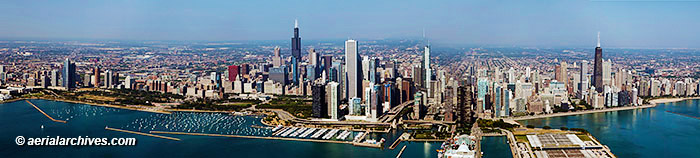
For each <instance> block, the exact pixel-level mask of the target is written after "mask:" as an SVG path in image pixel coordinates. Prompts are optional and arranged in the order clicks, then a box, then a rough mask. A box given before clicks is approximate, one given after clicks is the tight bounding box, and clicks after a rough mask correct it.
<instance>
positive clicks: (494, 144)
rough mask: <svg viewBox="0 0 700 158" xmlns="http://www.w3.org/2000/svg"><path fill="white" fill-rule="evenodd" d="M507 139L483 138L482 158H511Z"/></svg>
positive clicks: (500, 137) (501, 137) (503, 137)
mask: <svg viewBox="0 0 700 158" xmlns="http://www.w3.org/2000/svg"><path fill="white" fill-rule="evenodd" d="M507 140H508V139H507V138H506V137H505V136H499V137H483V138H482V139H481V152H483V153H484V155H483V158H512V157H513V154H511V151H510V146H509V145H508V144H507V142H506V141H507Z"/></svg>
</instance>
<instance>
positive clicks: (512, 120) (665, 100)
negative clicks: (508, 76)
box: [503, 97, 700, 123]
mask: <svg viewBox="0 0 700 158" xmlns="http://www.w3.org/2000/svg"><path fill="white" fill-rule="evenodd" d="M690 99H700V97H685V98H659V99H653V100H650V101H649V103H651V104H645V105H640V106H625V107H614V108H605V109H594V110H585V111H576V112H563V113H553V114H544V115H534V116H522V117H514V118H507V119H503V120H504V121H506V122H509V123H517V122H516V121H520V120H530V119H539V118H548V117H559V116H571V115H582V114H590V113H599V112H611V111H621V110H632V109H644V108H651V107H656V105H657V104H661V103H671V102H678V101H683V100H690Z"/></svg>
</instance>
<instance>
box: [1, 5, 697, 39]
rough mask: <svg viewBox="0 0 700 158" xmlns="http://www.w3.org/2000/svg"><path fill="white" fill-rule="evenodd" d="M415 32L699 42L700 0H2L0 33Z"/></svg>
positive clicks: (273, 35)
mask: <svg viewBox="0 0 700 158" xmlns="http://www.w3.org/2000/svg"><path fill="white" fill-rule="evenodd" d="M294 19H299V25H300V27H301V36H302V38H303V39H317V40H322V39H347V38H356V39H383V38H411V37H420V36H421V34H422V30H423V28H425V30H426V34H427V36H428V38H429V39H430V40H431V41H432V42H436V43H450V44H474V45H499V46H593V45H595V40H596V32H598V31H600V32H601V37H602V41H603V46H604V47H605V46H608V47H637V48H639V47H642V48H658V47H679V48H686V47H690V48H699V47H700V1H644V0H642V1H638V0H637V1H627V0H613V1H583V0H556V1H549V0H538V1H525V0H522V1H515V0H496V1H467V0H454V1H452V0H418V1H414V0H397V1H372V0H352V1H333V0H318V1H306V0H288V1H271V0H250V1H248V0H246V1H244V0H198V1H180V0H163V1H153V0H114V1H97V0H92V1H91V0H84V1H75V0H60V1H56V0H4V1H1V2H0V38H4V39H13V38H14V39H19V38H22V39H119V40H209V41H231V40H289V39H290V37H291V36H292V27H293V25H294Z"/></svg>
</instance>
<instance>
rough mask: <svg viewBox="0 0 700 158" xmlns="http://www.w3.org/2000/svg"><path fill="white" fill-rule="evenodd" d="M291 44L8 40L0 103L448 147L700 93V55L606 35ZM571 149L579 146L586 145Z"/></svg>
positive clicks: (533, 151)
mask: <svg viewBox="0 0 700 158" xmlns="http://www.w3.org/2000/svg"><path fill="white" fill-rule="evenodd" d="M293 32H294V33H293V37H292V40H291V42H290V43H291V47H285V46H282V45H277V44H276V43H255V42H248V43H167V42H127V43H122V42H79V41H4V42H3V43H2V49H1V50H0V52H2V54H3V56H4V57H3V59H2V64H3V65H2V66H1V67H0V77H2V82H1V83H2V85H3V87H5V88H4V89H2V90H0V91H2V93H3V94H2V99H3V100H13V99H16V98H41V99H50V100H60V101H69V102H78V103H87V104H108V105H114V106H117V107H124V108H131V109H137V110H144V111H161V112H167V111H220V112H247V113H265V114H266V117H265V119H263V120H264V122H266V123H265V124H267V125H269V126H272V127H276V128H275V129H273V131H276V130H287V128H294V129H289V130H290V132H291V131H293V130H296V128H299V130H300V131H299V132H297V133H299V134H301V133H300V132H302V131H304V130H305V129H307V128H319V127H322V128H334V129H344V130H346V131H344V132H342V133H337V132H338V131H335V132H333V133H330V132H331V131H329V134H328V135H329V136H328V137H330V136H333V135H334V134H336V133H337V134H338V135H339V137H338V139H340V137H347V135H349V134H345V133H346V132H348V131H367V133H369V132H387V130H391V129H394V128H403V129H413V130H414V132H412V133H407V134H408V135H407V136H406V137H405V140H414V141H421V140H437V141H439V140H444V139H448V138H451V137H455V136H457V137H459V135H462V134H467V135H469V134H472V136H478V135H477V134H475V132H477V131H478V132H482V131H484V132H487V133H498V134H501V131H499V130H496V131H493V130H494V129H496V128H483V127H482V128H474V127H477V125H476V124H474V123H477V120H478V119H483V120H493V121H497V120H501V121H503V120H506V122H508V123H513V124H518V123H517V122H515V121H513V120H518V119H520V118H527V117H538V116H543V117H546V116H548V115H551V114H567V113H572V114H575V113H576V112H595V111H600V110H606V109H620V110H622V109H629V108H644V107H647V106H645V105H650V103H649V101H650V100H651V99H654V98H660V97H697V96H698V94H699V93H698V90H700V87H698V86H700V84H698V82H699V81H700V80H698V79H697V78H698V77H699V76H700V74H699V73H698V72H700V64H698V63H700V62H699V61H698V60H699V59H700V58H698V56H697V55H699V54H700V53H699V52H698V50H696V49H639V50H635V49H613V50H610V51H607V50H606V51H605V53H603V52H604V51H603V50H604V49H603V48H604V47H603V46H604V45H602V44H604V42H601V38H600V34H599V35H598V43H597V46H595V47H591V48H589V49H585V48H576V49H556V48H547V49H538V48H517V47H514V48H484V47H478V48H431V45H430V43H427V42H425V40H420V39H418V40H378V41H360V40H353V39H350V40H346V41H344V46H343V45H338V44H337V43H339V42H338V41H331V42H328V43H322V42H319V43H312V44H308V45H304V44H302V40H301V38H300V28H299V26H298V22H297V21H295V24H294V27H293ZM601 43H602V44H601ZM431 51H432V52H431ZM647 52H654V53H647ZM679 54H683V55H681V56H679ZM501 123H502V122H501ZM479 126H484V125H483V124H482V123H479ZM500 126H503V125H500ZM506 126H508V125H506ZM495 127H499V126H495ZM516 127H517V126H516ZM506 128H510V130H513V127H506ZM506 128H504V129H506ZM520 128H524V127H520ZM516 129H517V128H516ZM324 132H325V131H324ZM512 132H518V130H515V131H512ZM512 132H508V133H510V134H511V135H512ZM287 133H289V132H287ZM311 133H313V132H311V131H308V132H307V133H306V135H309V134H311ZM285 134H286V133H285ZM503 134H505V133H503ZM320 135H322V134H318V136H320ZM360 136H361V135H357V137H355V139H354V140H353V142H355V143H356V145H358V144H359V145H365V146H376V147H381V144H383V143H384V140H383V139H382V140H373V139H367V140H364V141H362V140H360V139H361V137H360ZM555 136H557V135H555ZM562 136H566V135H563V134H562ZM283 137H284V136H283ZM457 137H455V138H457ZM536 137H537V136H536ZM539 137H541V135H540V136H539ZM564 138H567V137H564ZM343 139H344V138H343ZM401 139H404V136H402V138H401ZM461 139H467V140H476V138H475V137H470V138H461ZM461 139H460V140H461ZM527 139H529V140H530V141H532V139H533V138H531V137H530V135H528V137H527ZM539 139H543V138H539ZM539 139H538V141H539ZM589 139H590V138H589ZM572 140H577V141H579V142H581V140H580V139H578V137H576V138H574V139H572ZM398 141H399V142H400V140H398ZM461 141H464V140H461ZM531 143H532V142H531ZM467 144H474V143H467ZM521 145H522V146H521ZM525 145H530V144H527V143H522V144H518V145H516V146H517V147H514V148H516V149H515V150H514V151H519V150H523V151H522V152H514V154H513V155H514V157H541V154H544V155H547V154H549V157H556V156H555V155H556V153H554V152H555V151H556V150H555V151H548V150H544V149H542V147H539V148H536V147H535V146H530V147H531V148H525ZM597 145H600V144H597ZM458 146H459V145H458ZM595 146H596V144H593V145H591V144H584V143H583V142H581V147H583V149H582V150H580V152H577V153H579V154H582V155H584V156H585V157H590V156H592V157H614V156H613V154H612V153H610V152H609V151H608V150H607V149H606V148H602V150H600V149H598V148H595ZM475 147H476V146H473V145H470V146H469V148H467V149H462V148H461V147H459V148H460V149H457V147H455V148H454V149H452V147H449V146H447V147H445V149H443V150H440V152H441V155H442V154H443V153H444V154H445V155H449V156H452V157H459V156H457V155H460V154H462V155H471V156H465V157H474V156H476V155H478V154H477V153H476V152H474V150H477V149H475ZM518 147H523V148H518ZM586 148H589V149H586ZM458 151H459V152H464V151H467V153H471V154H465V153H458ZM600 151H606V152H600ZM567 152H568V154H573V153H572V152H569V151H567ZM545 157H546V156H545Z"/></svg>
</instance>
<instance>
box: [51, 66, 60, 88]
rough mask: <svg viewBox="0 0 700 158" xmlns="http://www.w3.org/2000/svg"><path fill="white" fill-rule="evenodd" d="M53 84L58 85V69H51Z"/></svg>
mask: <svg viewBox="0 0 700 158" xmlns="http://www.w3.org/2000/svg"><path fill="white" fill-rule="evenodd" d="M51 86H56V87H58V86H59V85H58V70H55V69H54V70H51Z"/></svg>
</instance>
